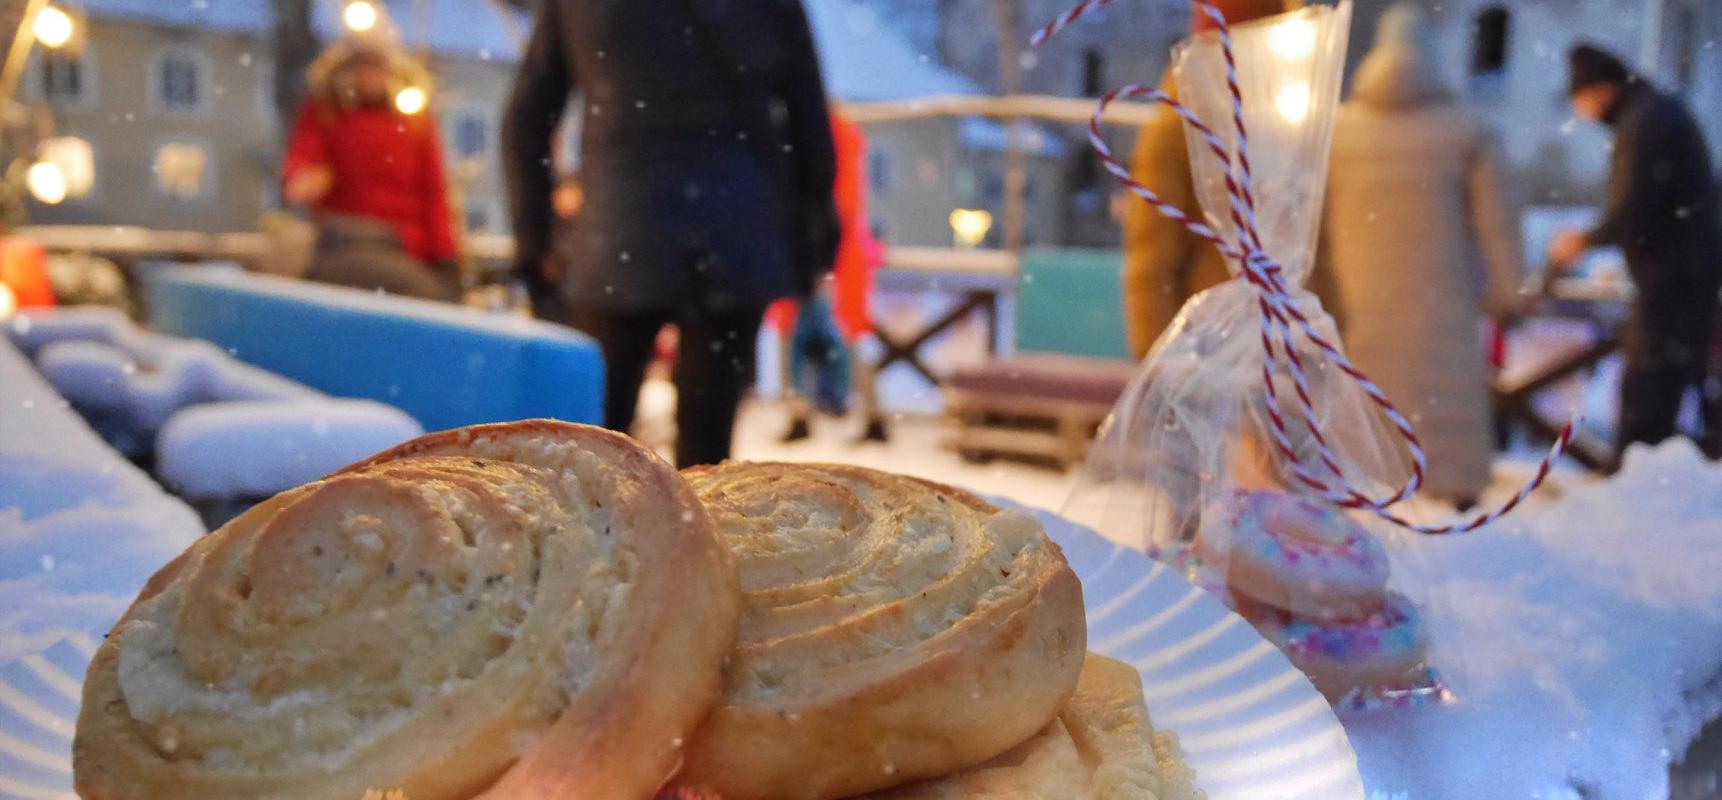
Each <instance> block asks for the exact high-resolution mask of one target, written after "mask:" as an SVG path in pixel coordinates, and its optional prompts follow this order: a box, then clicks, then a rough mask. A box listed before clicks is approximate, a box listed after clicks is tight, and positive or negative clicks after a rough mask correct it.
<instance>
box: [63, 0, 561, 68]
mask: <svg viewBox="0 0 1722 800" xmlns="http://www.w3.org/2000/svg"><path fill="white" fill-rule="evenodd" d="M74 2H76V4H77V5H80V6H82V7H83V8H84V9H85V11H87V12H88V13H89V14H91V15H92V16H97V17H108V18H121V19H132V20H137V21H139V22H148V23H153V24H158V25H169V26H175V27H188V28H198V29H202V30H217V31H224V32H228V33H249V34H261V33H264V32H266V31H267V30H268V29H269V25H270V16H271V11H270V6H271V3H270V2H269V0H74ZM382 5H383V6H385V7H386V8H387V9H388V18H389V19H390V20H392V21H393V22H394V24H395V26H396V28H397V29H398V30H399V31H400V33H401V36H402V38H403V39H404V40H405V41H406V42H407V43H408V44H409V45H412V46H415V47H417V46H421V45H423V44H425V43H426V41H427V37H428V42H429V46H430V48H431V49H432V50H434V51H436V52H439V53H460V54H465V55H475V56H479V57H484V58H489V57H494V58H498V59H512V58H514V57H515V56H516V54H517V53H518V51H519V38H520V37H523V36H524V35H525V34H526V32H527V31H528V30H529V29H530V23H529V21H528V20H527V19H526V18H525V17H524V16H522V15H520V14H519V13H518V12H514V11H509V10H504V7H503V5H502V4H501V3H498V2H492V1H491V0H423V1H422V2H414V0H383V2H382ZM421 5H422V6H423V9H422V11H421V10H420V9H419V8H418V6H421ZM340 10H341V7H340V5H339V4H338V3H335V2H329V0H322V1H321V2H317V3H316V4H315V6H314V15H315V20H314V22H315V25H316V28H317V33H318V34H319V35H320V36H322V37H323V38H325V39H329V38H333V37H335V36H337V35H339V34H340V32H341V29H340V18H339V14H340Z"/></svg>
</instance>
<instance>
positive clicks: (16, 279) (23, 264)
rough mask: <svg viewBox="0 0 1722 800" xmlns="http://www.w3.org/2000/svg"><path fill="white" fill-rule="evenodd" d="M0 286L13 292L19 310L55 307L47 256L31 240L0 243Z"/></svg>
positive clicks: (5, 239) (8, 238)
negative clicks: (1, 284)
mask: <svg viewBox="0 0 1722 800" xmlns="http://www.w3.org/2000/svg"><path fill="white" fill-rule="evenodd" d="M0 283H4V284H6V286H7V288H9V289H11V290H12V295H13V297H14V298H15V299H16V300H17V303H18V307H19V308H32V307H34V308H43V307H48V306H54V305H58V302H57V301H56V300H55V298H54V284H53V283H52V282H51V281H49V280H48V254H47V253H46V252H45V251H43V250H42V245H41V244H39V243H38V242H36V241H35V240H34V239H26V238H24V237H22V236H8V237H6V238H4V239H0Z"/></svg>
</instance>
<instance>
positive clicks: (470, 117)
mask: <svg viewBox="0 0 1722 800" xmlns="http://www.w3.org/2000/svg"><path fill="white" fill-rule="evenodd" d="M451 138H453V139H454V152H455V155H456V156H457V157H459V158H477V157H478V156H481V155H484V154H485V153H487V152H489V151H490V121H489V120H487V119H485V118H484V116H483V115H482V114H478V113H475V112H468V113H464V114H461V115H459V116H457V117H456V118H455V120H454V135H453V136H452V137H451Z"/></svg>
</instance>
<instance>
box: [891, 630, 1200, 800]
mask: <svg viewBox="0 0 1722 800" xmlns="http://www.w3.org/2000/svg"><path fill="white" fill-rule="evenodd" d="M1192 778H1193V774H1192V773H1191V772H1190V770H1189V768H1188V767H1186V766H1184V764H1183V760H1182V757H1181V756H1180V755H1179V753H1178V747H1177V740H1176V738H1175V737H1172V736H1171V735H1170V734H1164V733H1162V734H1156V733H1155V732H1154V729H1153V726H1152V725H1151V724H1150V722H1149V719H1148V708H1147V706H1146V705H1145V704H1144V703H1143V701H1142V678H1141V675H1139V674H1138V673H1137V672H1136V669H1135V668H1134V667H1131V666H1130V665H1129V664H1125V663H1122V662H1119V661H1114V660H1112V659H1110V658H1106V657H1104V656H1098V655H1095V654H1093V653H1089V654H1088V659H1087V661H1086V662H1085V663H1084V664H1083V668H1082V678H1081V680H1080V681H1079V682H1078V683H1077V686H1076V692H1075V693H1074V694H1072V695H1071V696H1070V700H1069V701H1068V702H1066V703H1065V705H1064V708H1063V709H1062V710H1061V711H1060V712H1059V714H1058V718H1057V719H1055V720H1053V721H1052V723H1051V724H1050V725H1047V726H1046V727H1045V728H1043V729H1041V731H1040V732H1039V733H1037V734H1035V735H1034V737H1033V738H1031V739H1029V740H1028V741H1026V742H1023V743H1022V744H1020V745H1017V746H1016V747H1013V748H1011V749H1010V750H1008V751H1006V752H1004V753H1001V754H999V755H998V756H997V757H995V758H993V759H991V760H989V761H987V762H986V763H985V764H981V765H980V766H977V767H974V768H973V769H968V770H964V771H962V772H959V773H956V774H954V775H947V776H945V777H942V778H938V779H935V780H930V781H924V782H922V783H917V784H913V785H910V786H903V787H899V788H896V789H891V790H888V791H885V792H881V793H878V794H874V795H869V796H868V797H867V798H866V800H958V799H959V798H961V799H962V800H1200V798H1202V797H1203V796H1204V795H1203V794H1202V793H1201V792H1200V791H1199V790H1197V789H1196V788H1195V786H1194V783H1193V781H1192Z"/></svg>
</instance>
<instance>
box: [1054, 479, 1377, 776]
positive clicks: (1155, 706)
mask: <svg viewBox="0 0 1722 800" xmlns="http://www.w3.org/2000/svg"><path fill="white" fill-rule="evenodd" d="M1027 510H1028V511H1030V512H1031V513H1033V514H1034V515H1035V516H1036V517H1038V518H1039V519H1040V520H1041V523H1042V524H1044V525H1045V526H1046V530H1047V533H1048V534H1050V535H1051V536H1052V538H1053V540H1054V541H1056V542H1058V543H1059V545H1061V546H1063V547H1064V554H1065V556H1066V557H1067V558H1068V559H1069V560H1070V565H1071V567H1072V568H1074V569H1075V570H1076V574H1077V575H1078V576H1079V577H1081V578H1082V590H1083V594H1084V599H1085V600H1086V602H1087V606H1088V647H1089V649H1090V650H1093V651H1095V652H1097V653H1101V654H1103V655H1107V656H1111V657H1112V658H1117V659H1121V660H1123V661H1128V662H1130V663H1131V664H1132V665H1134V666H1135V667H1136V668H1137V669H1138V670H1140V671H1141V673H1142V686H1143V691H1144V693H1145V694H1146V696H1147V699H1148V712H1149V714H1150V715H1151V716H1152V717H1153V721H1154V727H1155V728H1156V729H1158V730H1171V731H1175V732H1176V733H1177V734H1178V738H1179V741H1180V743H1182V745H1183V748H1184V754H1185V756H1186V757H1188V758H1189V761H1190V766H1191V767H1192V768H1193V769H1195V771H1196V784H1197V785H1198V786H1200V787H1201V788H1203V789H1204V790H1206V791H1207V792H1208V798H1209V800H1363V797H1364V789H1363V779H1362V778H1361V777H1360V776H1359V774H1358V771H1357V755H1356V754H1355V753H1353V752H1352V750H1351V742H1350V740H1349V739H1347V738H1346V736H1345V730H1344V729H1343V728H1341V727H1340V725H1339V719H1338V718H1337V717H1335V716H1334V714H1333V709H1332V708H1331V707H1330V706H1329V705H1328V703H1327V701H1326V700H1324V699H1322V696H1321V695H1320V694H1319V693H1317V692H1316V690H1315V687H1314V686H1312V685H1310V682H1309V680H1308V679H1307V678H1305V677H1304V676H1303V674H1302V673H1300V672H1298V671H1297V670H1296V669H1295V668H1293V667H1292V665H1291V662H1289V661H1287V660H1286V658H1285V656H1284V655H1282V654H1281V653H1280V651H1279V650H1278V649H1276V648H1275V647H1274V646H1273V645H1271V644H1269V643H1268V642H1267V640H1266V639H1263V638H1262V637H1261V635H1259V634H1257V633H1256V630H1255V629H1254V628H1252V627H1250V625H1249V623H1247V622H1245V621H1244V620H1243V618H1241V617H1239V616H1238V615H1236V614H1233V613H1232V612H1231V610H1229V609H1227V608H1226V607H1225V606H1223V605H1221V604H1220V602H1219V601H1218V600H1217V599H1215V598H1214V597H1213V596H1212V595H1210V594H1208V593H1207V592H1204V591H1202V590H1201V589H1197V588H1196V587H1195V586H1192V585H1191V584H1190V582H1189V581H1187V580H1185V579H1184V577H1183V576H1182V575H1179V574H1178V573H1177V572H1176V571H1175V570H1172V569H1170V568H1167V567H1165V566H1163V565H1161V564H1160V563H1158V562H1156V561H1153V560H1152V559H1149V558H1148V557H1147V556H1146V555H1143V554H1142V553H1139V552H1137V551H1135V550H1131V549H1128V548H1125V547H1121V546H1119V545H1116V544H1113V543H1112V542H1110V541H1108V540H1106V539H1105V538H1103V537H1101V536H1100V535H1099V534H1097V533H1095V532H1093V531H1091V530H1089V529H1087V528H1084V527H1082V526H1080V525H1077V524H1075V523H1073V522H1070V521H1069V520H1066V519H1064V518H1062V517H1059V516H1057V515H1055V514H1052V513H1050V512H1046V511H1040V510H1037V509H1027Z"/></svg>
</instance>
